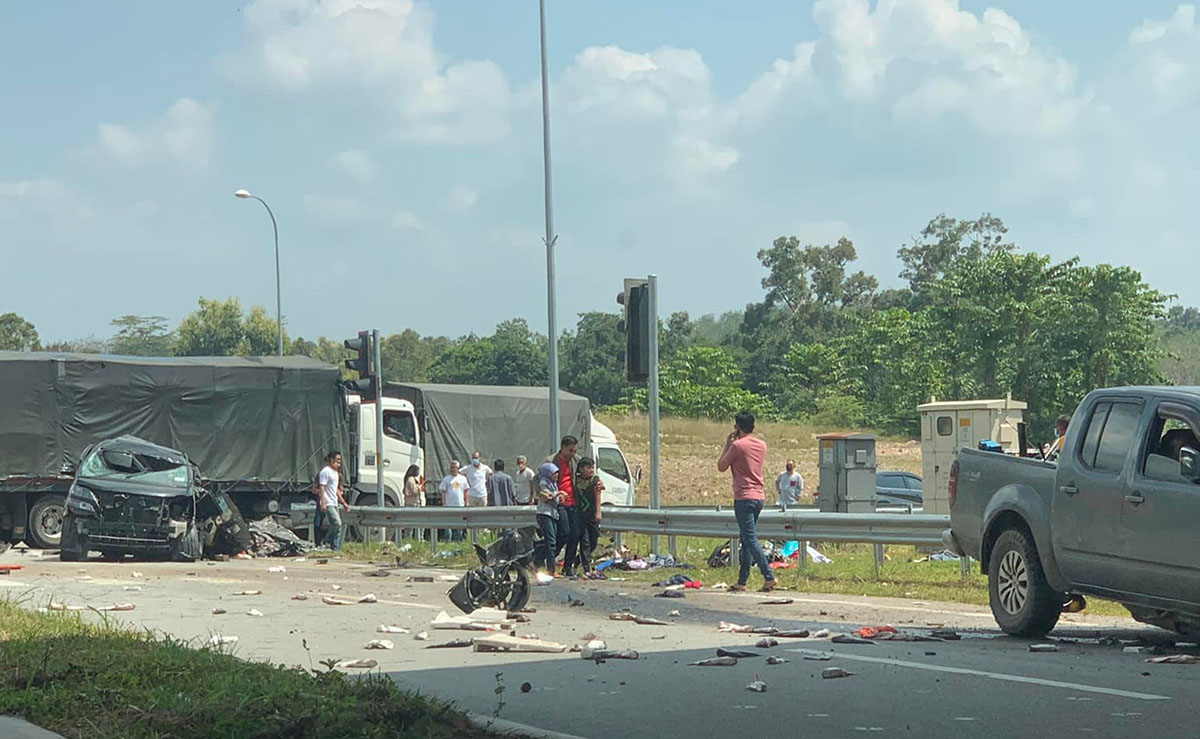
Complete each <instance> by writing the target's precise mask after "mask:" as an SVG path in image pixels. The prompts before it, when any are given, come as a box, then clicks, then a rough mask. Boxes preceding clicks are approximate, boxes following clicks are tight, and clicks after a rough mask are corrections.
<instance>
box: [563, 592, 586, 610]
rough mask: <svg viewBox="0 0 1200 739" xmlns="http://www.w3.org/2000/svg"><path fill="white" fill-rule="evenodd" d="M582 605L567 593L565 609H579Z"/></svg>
mask: <svg viewBox="0 0 1200 739" xmlns="http://www.w3.org/2000/svg"><path fill="white" fill-rule="evenodd" d="M583 605H585V604H584V602H583V601H581V600H579V599H578V598H575V597H572V595H571V594H570V593H567V607H568V608H579V607H581V606H583Z"/></svg>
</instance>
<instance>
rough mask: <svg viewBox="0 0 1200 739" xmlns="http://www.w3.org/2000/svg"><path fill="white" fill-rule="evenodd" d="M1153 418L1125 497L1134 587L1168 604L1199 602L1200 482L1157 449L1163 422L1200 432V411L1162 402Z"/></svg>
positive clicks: (1125, 526)
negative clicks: (1186, 476) (1184, 474)
mask: <svg viewBox="0 0 1200 739" xmlns="http://www.w3.org/2000/svg"><path fill="white" fill-rule="evenodd" d="M1151 419H1152V420H1151V423H1150V424H1149V427H1148V430H1147V434H1146V438H1145V439H1144V442H1143V444H1142V445H1140V448H1141V450H1142V454H1141V456H1140V458H1139V460H1138V461H1139V464H1138V465H1137V469H1135V471H1134V484H1133V486H1132V487H1131V488H1130V491H1129V495H1127V496H1125V498H1124V499H1123V501H1122V508H1121V527H1122V529H1124V536H1123V538H1124V541H1125V551H1124V555H1125V559H1126V560H1127V565H1126V566H1127V568H1128V569H1129V570H1130V575H1131V579H1133V580H1134V582H1135V583H1136V584H1137V590H1136V591H1135V592H1138V593H1142V594H1144V595H1150V596H1154V597H1155V598H1158V599H1161V600H1162V601H1164V602H1163V603H1162V606H1163V607H1164V608H1170V607H1171V605H1172V604H1179V603H1180V602H1181V601H1182V602H1185V603H1190V604H1192V605H1193V606H1197V605H1200V546H1198V545H1197V540H1196V539H1197V527H1196V523H1197V521H1200V485H1197V484H1196V483H1194V482H1191V481H1189V480H1186V479H1184V478H1183V477H1182V476H1180V475H1179V474H1178V470H1179V468H1178V462H1177V461H1176V460H1174V459H1172V457H1171V456H1167V455H1163V454H1158V452H1159V443H1160V437H1161V436H1162V430H1163V427H1164V424H1165V423H1166V422H1167V421H1169V420H1171V419H1173V420H1176V421H1181V422H1182V423H1183V424H1186V425H1187V426H1188V427H1189V428H1190V430H1191V433H1192V434H1193V435H1194V436H1196V437H1200V413H1198V412H1197V411H1196V409H1193V408H1191V407H1189V406H1185V405H1182V404H1180V403H1175V402H1171V401H1159V402H1158V403H1157V408H1156V409H1155V412H1154V414H1153V415H1152V416H1151ZM1188 445H1189V446H1191V445H1192V444H1191V443H1190V442H1189V444H1188Z"/></svg>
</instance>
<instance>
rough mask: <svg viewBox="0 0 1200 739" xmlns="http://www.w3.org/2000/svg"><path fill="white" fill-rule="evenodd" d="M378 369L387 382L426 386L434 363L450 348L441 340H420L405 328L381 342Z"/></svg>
mask: <svg viewBox="0 0 1200 739" xmlns="http://www.w3.org/2000/svg"><path fill="white" fill-rule="evenodd" d="M380 345H381V346H380V350H379V351H380V357H379V361H380V365H381V366H382V368H383V377H384V379H385V380H387V381H389V382H429V380H430V371H431V368H432V365H433V362H434V360H435V359H436V358H437V357H438V356H439V355H440V354H441V353H442V352H444V351H445V350H446V349H447V348H448V347H449V346H450V340H449V339H447V338H445V337H444V336H421V335H420V334H418V333H417V332H416V331H413V330H412V329H410V328H408V329H405V330H403V331H401V332H400V333H398V334H390V335H388V336H387V337H386V338H385V339H382V340H381V341H380Z"/></svg>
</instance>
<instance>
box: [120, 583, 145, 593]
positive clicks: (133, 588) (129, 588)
mask: <svg viewBox="0 0 1200 739" xmlns="http://www.w3.org/2000/svg"><path fill="white" fill-rule="evenodd" d="M123 590H125V591H126V592H128V593H140V592H142V586H141V585H126V586H125V587H124V588H123Z"/></svg>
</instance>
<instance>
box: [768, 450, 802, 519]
mask: <svg viewBox="0 0 1200 739" xmlns="http://www.w3.org/2000/svg"><path fill="white" fill-rule="evenodd" d="M775 492H776V493H778V494H779V505H781V506H783V507H785V508H786V507H787V506H794V505H796V504H797V503H799V502H800V495H801V494H802V493H803V492H804V478H803V477H801V476H800V473H799V472H797V471H796V460H794V459H789V460H788V461H787V469H786V470H784V471H783V472H780V473H779V477H776V478H775Z"/></svg>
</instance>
